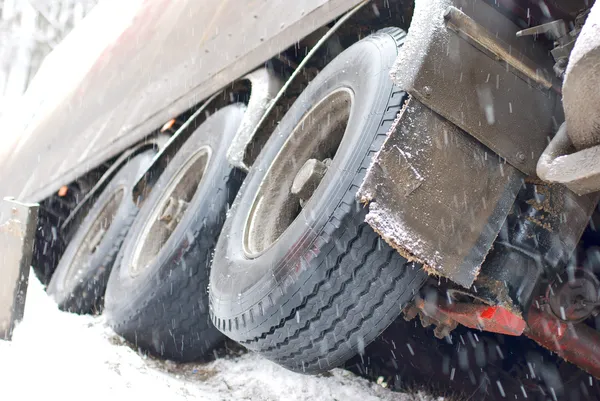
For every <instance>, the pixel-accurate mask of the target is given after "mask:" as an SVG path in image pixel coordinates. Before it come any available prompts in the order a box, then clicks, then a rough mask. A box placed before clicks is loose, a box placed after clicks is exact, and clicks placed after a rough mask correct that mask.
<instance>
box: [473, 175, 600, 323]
mask: <svg viewBox="0 0 600 401" xmlns="http://www.w3.org/2000/svg"><path fill="white" fill-rule="evenodd" d="M598 195H600V194H592V195H588V196H577V195H576V194H574V193H573V192H572V191H570V190H569V189H568V188H566V187H565V186H563V185H557V184H549V183H547V182H543V181H541V180H539V179H533V178H528V179H526V180H525V182H524V184H523V185H522V187H521V190H520V191H519V194H518V195H517V199H516V200H515V203H514V205H513V207H512V208H511V211H510V213H509V214H508V216H507V218H506V220H505V223H504V225H503V226H502V228H501V229H500V232H499V233H498V236H497V238H496V241H495V242H494V245H493V249H492V250H491V251H490V253H489V254H488V255H487V257H486V260H485V262H484V264H483V265H482V268H481V272H480V274H479V276H478V278H477V281H475V283H474V284H473V286H472V287H471V288H470V289H469V292H470V294H471V295H473V296H477V297H480V298H483V299H486V300H489V301H490V302H491V303H492V304H495V305H502V306H504V307H506V308H508V309H510V310H513V311H516V312H519V313H522V314H525V313H526V312H527V310H529V307H530V304H531V302H532V300H533V299H534V297H536V296H537V295H538V291H539V283H540V282H541V280H542V278H543V277H554V276H555V275H556V274H560V273H561V272H562V271H563V270H564V268H565V267H566V266H567V264H568V262H569V260H570V259H571V257H572V255H573V252H574V251H575V248H576V246H577V244H578V242H579V240H580V238H581V235H582V233H583V231H584V230H585V227H586V226H587V224H588V222H589V219H590V216H591V214H592V212H593V211H594V209H595V207H596V205H597V202H598V200H599V196H598Z"/></svg>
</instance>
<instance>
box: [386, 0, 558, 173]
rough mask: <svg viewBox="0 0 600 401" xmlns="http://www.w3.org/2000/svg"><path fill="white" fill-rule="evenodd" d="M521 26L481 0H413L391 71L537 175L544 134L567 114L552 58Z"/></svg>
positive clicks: (420, 96) (472, 132) (430, 104)
mask: <svg viewBox="0 0 600 401" xmlns="http://www.w3.org/2000/svg"><path fill="white" fill-rule="evenodd" d="M459 8H460V9H461V10H462V11H461V10H459ZM518 31H519V27H517V26H516V25H514V24H513V23H512V22H511V21H509V20H508V19H507V18H506V17H504V16H503V15H502V14H500V13H499V12H498V11H496V10H495V9H494V8H493V7H491V6H489V5H487V4H485V2H484V1H481V0H460V1H459V0H430V1H416V2H415V10H414V14H413V19H412V22H411V26H410V29H409V32H408V36H407V38H406V42H405V44H404V47H403V49H402V51H401V52H400V54H399V55H398V59H397V60H396V63H395V66H394V68H393V70H392V79H393V80H394V82H396V83H397V84H398V86H399V87H400V88H403V89H405V90H406V91H408V92H409V93H410V94H411V95H412V96H414V97H415V98H416V99H418V100H419V101H421V102H422V103H423V104H425V105H426V106H427V107H429V108H431V109H432V110H434V111H435V112H437V113H438V114H440V115H441V116H443V117H444V118H446V119H448V120H450V121H451V122H452V123H454V124H456V125H457V126H458V127H460V128H461V129H463V130H464V131H465V132H467V133H468V134H470V135H472V136H473V137H475V138H477V139H478V140H479V141H480V142H482V143H483V144H484V145H486V146H487V147H489V148H490V149H491V150H492V151H494V152H495V153H496V154H498V155H500V156H501V157H503V158H505V159H506V160H507V161H508V163H510V164H511V165H512V166H514V167H515V168H517V169H518V170H520V171H521V172H523V173H525V174H527V175H533V176H535V174H536V163H537V160H538V158H539V156H540V155H541V154H542V152H543V150H544V148H545V147H546V144H547V137H548V136H549V135H550V134H551V133H552V132H555V130H556V129H557V128H558V127H557V122H560V121H563V119H564V117H563V113H562V109H561V102H560V96H559V95H558V93H557V87H558V86H557V83H556V82H555V79H556V78H555V77H553V76H552V75H553V74H552V73H551V72H552V66H553V60H552V58H551V57H549V56H548V54H547V51H545V49H543V48H542V46H539V45H538V46H534V45H533V42H532V39H531V38H527V37H521V38H517V36H516V32H518ZM544 70H547V71H549V72H550V73H549V74H547V73H545V71H544ZM549 75H550V76H549ZM549 88H552V89H549ZM553 89H554V90H553Z"/></svg>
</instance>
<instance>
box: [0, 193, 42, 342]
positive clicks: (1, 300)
mask: <svg viewBox="0 0 600 401" xmlns="http://www.w3.org/2000/svg"><path fill="white" fill-rule="evenodd" d="M37 212H38V205H37V204H23V203H19V202H16V201H14V200H12V199H9V198H5V199H4V200H3V201H2V202H1V203H0V255H2V256H1V257H0V339H5V340H10V339H11V337H12V332H13V329H14V327H15V323H16V322H18V321H19V320H21V319H22V318H23V312H24V310H25V298H26V295H27V283H28V279H29V268H30V266H31V255H32V252H33V240H34V236H35V229H36V226H37Z"/></svg>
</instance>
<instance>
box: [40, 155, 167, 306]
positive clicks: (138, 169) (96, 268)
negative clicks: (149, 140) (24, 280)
mask: <svg viewBox="0 0 600 401" xmlns="http://www.w3.org/2000/svg"><path fill="white" fill-rule="evenodd" d="M154 154H155V151H146V152H143V153H141V154H138V155H136V156H135V157H133V158H132V159H131V160H129V161H128V162H127V164H126V165H125V166H123V167H122V168H121V169H120V170H119V171H118V172H117V173H116V175H115V176H114V177H113V179H111V180H110V182H109V183H108V184H107V186H106V187H105V188H104V190H103V191H102V192H101V194H100V196H99V197H98V199H97V200H96V201H95V202H94V205H93V206H92V208H91V209H90V211H89V212H88V214H87V216H86V217H85V218H84V219H83V221H82V223H81V226H80V228H79V229H78V230H77V231H76V233H75V235H74V237H73V238H72V239H71V241H70V242H69V245H68V246H67V248H66V249H65V252H64V253H63V256H62V257H61V259H60V262H59V264H58V266H57V268H56V271H55V273H54V275H53V276H52V279H51V281H50V283H49V285H48V290H47V291H48V293H49V294H50V295H51V296H52V297H53V298H54V299H55V301H56V302H57V303H58V304H59V305H62V304H65V303H68V302H69V300H70V299H71V298H73V297H74V296H75V297H76V296H78V295H79V294H78V292H81V291H86V290H90V289H91V287H95V286H96V285H101V286H102V287H103V286H104V285H105V284H106V279H107V275H108V273H110V270H111V267H112V265H111V264H112V262H113V261H114V258H115V256H116V253H117V252H116V250H115V248H116V247H118V246H120V245H121V242H122V239H123V238H122V235H123V231H124V230H126V229H127V228H128V225H129V222H130V221H131V218H130V217H129V216H131V215H132V214H135V213H137V205H136V204H135V203H134V202H133V199H132V197H131V188H132V186H133V184H134V182H135V179H136V178H137V177H139V176H140V175H141V174H143V172H144V171H145V170H146V168H147V167H148V166H149V165H150V162H151V160H152V157H153V156H154ZM118 190H123V191H124V195H123V198H122V200H121V203H120V205H119V207H118V209H117V212H116V214H115V217H114V219H113V222H112V224H111V225H110V227H109V229H108V231H107V233H106V234H105V236H104V237H103V238H102V241H101V242H100V244H99V246H98V249H97V250H96V252H95V253H94V254H93V255H92V256H91V257H90V258H89V263H88V264H86V265H85V266H82V269H81V272H80V274H79V275H78V277H77V279H75V278H72V279H69V272H70V270H71V269H77V268H78V267H77V266H71V264H72V261H73V258H74V257H75V255H76V254H77V251H78V250H79V248H80V246H81V243H82V241H83V240H84V239H85V237H86V235H87V234H88V232H89V230H90V228H91V226H92V225H93V224H94V223H95V221H96V220H97V219H98V217H99V215H100V213H102V211H103V208H104V206H105V205H106V203H107V202H108V201H109V200H110V197H111V196H112V195H113V194H114V193H115V192H116V191H118ZM102 289H103V288H102Z"/></svg>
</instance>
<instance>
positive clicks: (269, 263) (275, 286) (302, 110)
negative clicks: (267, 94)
mask: <svg viewBox="0 0 600 401" xmlns="http://www.w3.org/2000/svg"><path fill="white" fill-rule="evenodd" d="M352 48H354V51H353V52H348V51H346V52H345V54H344V53H343V54H342V55H341V56H339V57H338V58H336V59H334V60H333V61H332V62H331V63H330V64H329V65H328V66H327V67H326V68H325V69H324V70H323V71H322V72H321V73H320V74H319V75H318V76H317V77H316V78H315V80H313V81H312V82H311V84H310V85H309V86H308V87H307V89H306V90H305V91H304V92H303V93H302V94H301V95H300V97H299V98H298V99H297V100H296V102H295V103H294V105H293V106H292V107H291V108H290V110H289V111H288V113H287V114H286V115H285V116H284V118H283V119H282V121H281V123H280V125H279V127H278V129H277V130H276V131H275V132H274V133H273V134H272V135H271V137H270V139H269V140H268V141H267V143H266V145H265V147H264V148H263V150H262V151H261V153H260V155H259V157H258V158H257V160H256V162H255V164H254V165H253V168H252V170H251V172H250V173H249V175H248V177H247V178H246V180H245V182H244V185H243V186H242V189H241V190H240V192H239V194H238V197H237V198H236V201H235V202H234V205H233V207H232V210H231V213H230V217H229V218H228V220H227V222H226V227H225V228H224V230H223V232H224V233H227V235H222V236H221V238H220V240H219V243H218V245H217V249H216V251H215V258H214V266H213V269H212V272H211V284H210V296H211V308H212V310H213V312H215V315H217V316H218V317H219V318H225V319H234V318H236V317H238V316H241V315H243V314H244V313H245V312H246V311H248V310H250V309H252V308H253V307H254V306H255V305H257V304H258V303H259V302H261V301H263V300H264V299H270V300H271V301H273V300H274V299H278V298H280V297H283V298H284V299H283V300H282V299H279V300H278V301H276V302H271V305H270V309H272V312H269V311H267V312H266V313H265V315H267V316H268V315H272V314H274V313H277V314H280V313H281V314H283V315H286V314H287V310H288V309H292V308H293V307H294V306H293V305H289V303H287V302H286V300H285V298H287V299H289V298H290V297H291V295H290V294H294V293H295V292H297V291H299V290H300V289H301V287H302V286H303V285H304V283H306V282H307V281H308V280H309V279H310V277H311V275H313V273H314V272H313V271H307V269H306V268H305V266H308V263H305V262H306V260H307V259H310V258H312V257H313V256H314V255H315V254H316V253H318V252H319V251H320V247H319V245H315V240H316V239H317V238H318V237H319V236H320V235H321V231H322V230H323V227H324V226H325V225H326V223H327V222H328V221H329V220H330V218H331V216H333V215H334V213H335V211H336V209H337V208H338V207H339V204H340V202H341V201H342V199H343V198H344V196H345V195H346V194H347V192H348V191H349V190H353V189H352V188H351V187H352V185H353V184H352V183H353V181H354V179H355V177H356V175H357V173H358V171H359V169H360V168H361V165H362V164H363V161H364V159H365V158H366V157H368V156H369V154H368V153H369V149H370V147H371V144H372V142H373V140H374V138H375V135H376V133H377V131H378V128H379V125H380V124H381V119H382V115H383V114H384V113H385V111H386V106H387V102H388V100H389V95H390V93H391V92H392V90H393V83H392V81H391V79H390V78H389V77H388V73H389V71H390V69H391V67H392V65H393V62H394V60H395V58H396V56H397V44H396V42H395V41H394V40H393V39H392V38H391V37H390V36H389V35H386V34H376V35H373V36H371V37H369V38H367V39H365V40H363V41H361V42H358V43H356V44H354V45H353V46H352V47H351V48H349V49H348V50H350V49H352ZM381 75H385V79H382V77H381ZM357 77H358V79H357ZM344 87H345V88H349V89H350V90H351V91H352V92H353V105H352V110H351V114H350V118H349V121H348V125H347V129H346V132H345V134H344V138H343V140H342V143H341V144H340V147H339V149H338V151H337V153H336V156H335V158H334V160H333V162H332V164H331V166H330V167H329V172H328V174H326V175H325V177H324V178H323V181H322V182H321V184H320V186H319V187H318V188H317V190H316V192H315V193H314V195H313V196H312V198H311V200H310V201H309V203H308V204H307V205H306V206H305V207H304V208H303V210H302V212H301V213H300V215H299V216H298V217H297V218H296V220H295V221H294V223H292V225H290V227H289V228H288V229H287V230H286V231H285V232H284V233H283V234H282V235H281V236H280V238H279V239H278V240H277V241H276V243H275V244H274V245H272V246H271V247H270V248H268V249H267V250H265V251H264V252H263V253H262V254H260V255H259V256H258V257H255V258H253V259H249V258H247V257H246V256H245V254H244V250H243V236H244V227H245V224H246V221H247V220H248V216H249V213H250V210H251V208H252V204H253V201H254V196H255V194H256V193H257V192H258V190H259V187H260V184H261V182H262V181H263V179H264V177H265V176H266V174H267V172H268V169H269V166H270V165H271V162H272V161H273V160H274V159H275V158H276V156H277V155H278V153H279V151H280V149H281V148H282V147H283V145H284V144H285V142H286V140H287V139H288V137H289V136H290V135H291V133H292V132H293V130H294V128H295V127H296V125H297V124H298V122H300V120H301V119H302V118H303V116H304V115H306V113H307V112H308V111H309V110H310V109H311V108H312V107H313V106H314V105H315V104H317V103H318V102H319V101H320V100H321V99H323V98H324V97H325V95H327V94H328V93H331V92H332V91H334V90H336V89H338V88H344ZM364 110H381V112H378V113H376V114H369V115H365V114H364ZM332 171H334V172H335V173H334V174H332V173H331V172H332ZM357 189H358V187H357V188H355V190H353V192H354V193H355V192H356V190H357ZM356 205H357V206H358V203H357V204H356ZM268 305H269V304H268V303H265V305H262V306H261V309H262V308H264V307H266V306H268ZM281 308H284V309H283V310H281ZM228 335H231V333H228ZM232 338H235V335H233V337H232Z"/></svg>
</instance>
